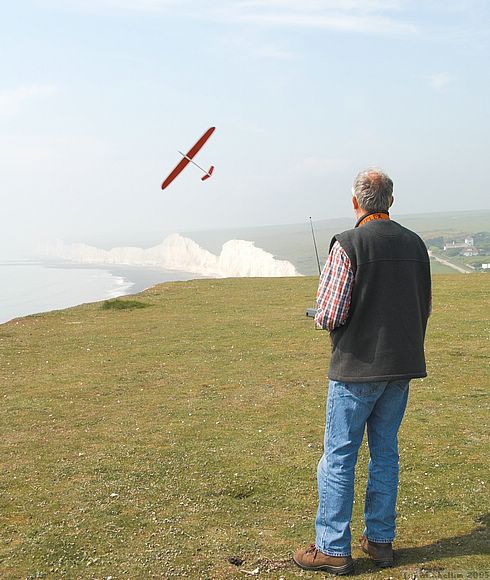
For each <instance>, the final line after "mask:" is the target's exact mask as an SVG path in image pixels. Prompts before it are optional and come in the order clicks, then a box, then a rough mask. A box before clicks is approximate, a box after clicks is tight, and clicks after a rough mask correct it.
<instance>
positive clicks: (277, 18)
mask: <svg viewBox="0 0 490 580" xmlns="http://www.w3.org/2000/svg"><path fill="white" fill-rule="evenodd" d="M402 9H403V4H402V3H401V2H399V1H396V0H363V1H361V0H345V1H340V0H322V1H320V0H301V1H300V0H261V1H258V0H244V1H240V2H230V3H228V4H226V5H223V6H222V9H221V10H222V12H221V16H222V17H223V18H224V19H227V20H230V21H234V22H245V23H257V24H267V25H273V26H274V25H275V26H288V27H298V28H320V29H325V30H337V31H341V32H361V33H370V34H409V33H413V32H415V31H416V30H417V28H416V26H415V25H414V24H412V23H409V22H405V21H403V20H401V19H399V13H400V12H401V11H402ZM390 13H396V15H397V18H394V17H393V15H390Z"/></svg>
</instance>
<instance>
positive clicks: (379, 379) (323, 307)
mask: <svg viewBox="0 0 490 580" xmlns="http://www.w3.org/2000/svg"><path fill="white" fill-rule="evenodd" d="M392 203H393V182H392V181H391V179H390V178H389V177H388V176H387V175H386V174H385V173H383V172H381V171H379V170H377V169H368V170H366V171H363V172H361V173H360V174H359V175H358V176H357V178H356V180H355V182H354V187H353V197H352V204H353V206H354V212H355V214H356V217H357V223H356V225H355V227H354V228H353V229H351V230H347V231H346V232H343V233H342V234H338V235H336V236H335V237H334V238H333V240H332V243H331V246H330V254H329V256H328V259H327V262H326V264H325V267H324V269H323V272H322V274H321V277H320V285H319V288H318V293H317V306H318V309H317V313H316V317H315V323H316V325H317V327H319V328H321V329H325V330H329V331H330V336H331V340H332V356H331V360H330V366H329V371H328V377H329V379H330V382H329V388H328V400H327V419H326V429H325V442H324V453H323V456H322V458H321V460H320V463H319V465H318V495H319V505H318V512H317V516H316V522H315V527H316V542H315V544H313V545H311V546H310V547H309V548H304V549H299V550H297V551H296V552H295V554H294V556H293V559H294V561H295V562H296V564H298V566H300V567H301V568H303V569H305V570H321V571H326V572H331V573H334V574H348V573H349V572H351V571H352V569H353V567H354V562H353V560H352V557H351V533H350V520H351V515H352V503H353V498H354V471H355V465H356V460H357V452H358V450H359V446H360V445H361V442H362V439H363V436H364V430H365V428H366V426H367V436H368V444H369V454H370V460H369V467H368V480H367V487H366V497H365V504H364V520H365V530H364V534H363V536H362V537H361V539H360V545H361V548H362V550H363V551H364V552H366V553H367V554H369V556H370V557H371V558H372V559H373V560H374V562H375V563H376V564H378V565H379V566H391V565H393V548H392V542H393V540H394V537H395V518H396V512H395V504H396V496H397V490H398V429H399V427H400V424H401V421H402V418H403V414H404V411H405V407H406V404H407V398H408V384H409V381H410V379H413V378H416V377H425V376H426V374H427V373H426V368H425V357H424V337H425V329H426V325H427V319H428V317H429V313H430V308H431V280H430V265H429V257H428V254H427V249H426V247H425V244H424V242H423V241H422V240H421V239H420V238H419V237H418V236H417V235H416V234H415V233H413V232H411V231H410V230H408V229H406V228H404V227H403V226H401V225H400V224H398V223H396V222H394V221H392V220H391V219H390V216H389V213H388V210H389V208H390V206H391V205H392Z"/></svg>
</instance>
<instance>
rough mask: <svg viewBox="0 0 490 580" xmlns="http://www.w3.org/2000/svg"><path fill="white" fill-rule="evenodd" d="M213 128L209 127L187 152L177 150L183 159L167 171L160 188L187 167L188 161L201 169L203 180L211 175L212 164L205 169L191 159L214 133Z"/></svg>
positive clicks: (165, 185)
mask: <svg viewBox="0 0 490 580" xmlns="http://www.w3.org/2000/svg"><path fill="white" fill-rule="evenodd" d="M215 129H216V127H210V128H209V129H208V130H207V131H206V132H205V133H204V135H203V136H202V137H201V138H200V139H199V140H198V141H197V142H196V143H195V144H194V145H193V146H192V147H191V148H190V149H189V151H188V152H187V153H182V151H179V153H180V154H181V155H182V157H183V159H181V160H180V161H179V163H177V165H176V166H175V167H174V169H172V171H171V172H170V173H169V175H168V177H166V178H165V180H164V182H163V183H162V189H165V188H166V187H168V186H169V185H170V184H171V183H172V181H173V180H174V179H175V178H176V177H177V175H179V173H181V172H182V171H183V170H184V169H185V168H186V167H187V165H189V163H192V164H193V165H195V166H196V167H198V168H199V169H200V170H201V171H203V172H204V175H203V176H202V177H201V179H202V181H205V180H206V179H209V178H210V177H211V175H212V174H213V171H214V165H211V167H210V168H209V170H208V171H206V170H205V169H203V168H202V167H201V166H200V165H198V164H197V163H196V162H195V161H194V160H193V159H194V157H195V156H196V155H197V154H198V153H199V151H200V150H201V149H202V147H203V146H204V144H205V143H206V141H207V140H208V139H209V138H210V137H211V135H212V134H213V133H214V130H215Z"/></svg>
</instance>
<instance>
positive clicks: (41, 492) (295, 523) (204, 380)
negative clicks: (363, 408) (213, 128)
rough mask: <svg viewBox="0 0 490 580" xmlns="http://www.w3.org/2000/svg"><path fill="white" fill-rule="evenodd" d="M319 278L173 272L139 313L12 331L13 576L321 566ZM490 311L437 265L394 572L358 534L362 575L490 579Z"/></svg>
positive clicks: (2, 530) (291, 570)
mask: <svg viewBox="0 0 490 580" xmlns="http://www.w3.org/2000/svg"><path fill="white" fill-rule="evenodd" d="M316 284H317V280H316V279H315V278H290V279H225V280H198V281H192V282H176V283H168V284H163V285H160V286H157V287H155V288H152V289H150V290H147V291H145V292H143V293H142V294H139V295H137V296H132V297H131V300H133V301H137V302H141V303H143V304H145V305H146V306H147V307H146V308H135V307H134V305H129V306H130V307H128V308H106V309H104V308H103V307H102V305H101V304H90V305H84V306H80V307H77V308H72V309H69V310H64V311H59V312H52V313H48V314H44V315H37V316H31V317H28V318H25V319H20V320H16V321H12V322H10V323H7V324H4V325H1V326H0V385H1V386H0V391H1V393H0V394H1V397H2V399H1V400H2V406H1V411H0V445H1V461H2V469H1V472H0V486H1V496H0V497H1V511H0V518H1V519H0V577H1V578H2V579H10V578H29V579H31V578H58V577H67V578H109V577H112V579H114V580H116V579H118V578H172V577H187V578H217V579H223V578H245V577H247V575H246V574H244V573H243V570H246V571H253V570H256V569H257V568H258V569H259V574H258V575H259V577H260V578H275V579H279V578H281V577H282V578H297V577H301V578H315V577H318V575H317V574H313V573H305V572H301V571H300V570H299V569H296V568H295V567H294V565H293V564H291V561H290V554H291V552H292V550H293V549H295V548H296V547H298V546H301V545H305V544H308V543H311V542H312V541H313V538H314V530H313V519H314V514H315V510H316V481H315V479H316V464H317V462H318V460H319V458H320V455H321V453H322V439H323V430H324V406H325V396H326V380H325V372H326V367H327V363H328V337H327V336H326V334H325V333H323V332H321V331H314V330H313V325H312V321H311V319H308V318H306V317H305V316H304V309H305V307H309V306H312V305H313V297H314V293H315V290H316ZM120 300H121V301H122V302H124V301H125V300H129V298H128V299H120ZM488 304H489V278H488V276H486V275H484V274H483V275H479V274H475V275H472V276H458V275H452V276H435V277H434V298H433V305H434V306H433V308H434V311H433V315H432V317H431V320H430V324H429V332H428V341H427V356H428V364H429V372H430V375H429V377H428V378H427V379H425V380H417V381H414V382H413V383H412V387H411V395H410V402H409V408H408V411H407V415H406V418H405V421H404V423H403V426H402V430H401V434H400V454H401V482H400V494H399V501H398V511H399V519H398V538H397V543H396V548H397V567H396V568H394V569H391V570H389V571H387V570H385V571H384V572H383V571H377V570H376V569H375V568H374V566H373V565H372V564H371V562H370V561H369V560H368V559H367V558H366V557H364V555H363V554H362V553H361V552H360V551H359V549H358V548H357V547H356V544H354V551H353V555H354V556H355V557H356V558H358V561H357V568H356V570H357V575H358V577H359V578H370V577H373V578H380V579H381V578H389V577H392V578H404V577H405V578H412V579H415V578H421V577H429V576H430V574H432V575H433V576H436V577H437V576H442V577H446V578H449V577H456V576H451V574H456V573H460V574H463V577H470V576H468V574H474V575H473V576H472V577H485V578H488V577H489V575H490V554H489V545H490V542H489V532H488V525H489V518H490V516H489V513H490V505H489V503H490V502H489V493H488V486H489V477H488V475H489V471H488V449H489V446H488V444H489V429H488V417H489V415H488V408H489V406H488V394H489V389H488V387H489V364H488V363H489V328H490V321H489V319H488V313H489V308H488ZM366 451H367V449H366V445H365V443H364V444H363V447H362V451H361V454H360V459H359V467H358V473H357V484H356V500H355V505H354V516H353V522H352V531H353V538H357V537H358V536H359V535H360V534H361V532H362V529H363V523H362V502H363V495H364V480H365V474H366V466H367V452H366ZM231 556H238V557H240V558H242V559H243V560H244V563H243V564H242V566H240V567H237V566H234V565H232V564H230V563H229V562H228V558H229V557H231ZM477 574H479V576H478V575H477Z"/></svg>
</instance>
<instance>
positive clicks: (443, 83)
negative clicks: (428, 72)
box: [429, 72, 455, 91]
mask: <svg viewBox="0 0 490 580" xmlns="http://www.w3.org/2000/svg"><path fill="white" fill-rule="evenodd" d="M454 81H455V78H454V77H453V76H451V75H450V74H448V73H445V72H440V73H436V74H433V75H432V76H431V77H430V78H429V84H430V86H431V87H432V88H433V89H434V90H436V91H441V90H442V89H444V88H445V87H447V86H448V85H450V84H451V83H453V82H454Z"/></svg>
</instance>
